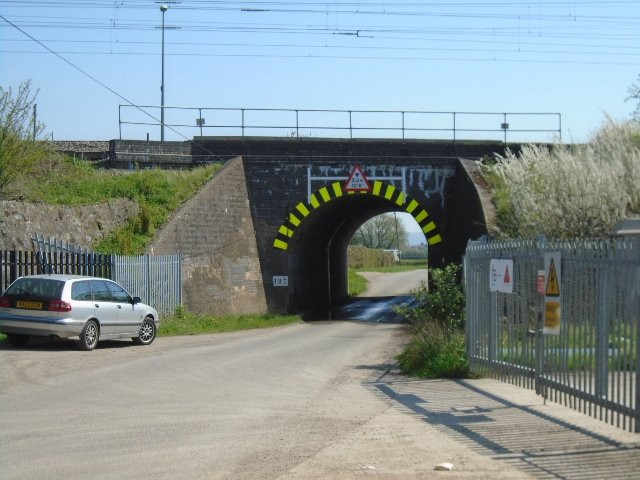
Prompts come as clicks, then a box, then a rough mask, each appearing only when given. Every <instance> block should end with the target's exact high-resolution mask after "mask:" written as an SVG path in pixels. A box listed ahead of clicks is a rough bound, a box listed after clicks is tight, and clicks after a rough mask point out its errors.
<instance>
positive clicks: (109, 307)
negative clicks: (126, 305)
mask: <svg viewBox="0 0 640 480" xmlns="http://www.w3.org/2000/svg"><path fill="white" fill-rule="evenodd" d="M91 290H92V291H93V303H94V306H95V314H96V317H97V318H98V320H99V321H100V337H101V338H104V337H108V336H110V335H114V334H116V333H117V332H118V314H119V311H120V309H121V308H122V307H119V306H118V304H117V303H116V302H115V301H114V298H113V295H112V294H111V290H109V287H108V286H107V282H106V281H104V280H91Z"/></svg>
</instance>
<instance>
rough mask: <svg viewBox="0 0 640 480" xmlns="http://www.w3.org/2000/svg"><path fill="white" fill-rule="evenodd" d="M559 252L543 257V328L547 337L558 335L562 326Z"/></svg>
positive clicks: (546, 254)
mask: <svg viewBox="0 0 640 480" xmlns="http://www.w3.org/2000/svg"><path fill="white" fill-rule="evenodd" d="M561 260H562V259H561V256H560V252H551V253H545V255H544V277H545V290H544V328H543V330H542V331H543V333H545V334H547V335H560V327H561V326H562V307H561V305H562V264H561Z"/></svg>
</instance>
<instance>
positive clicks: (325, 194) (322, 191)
mask: <svg viewBox="0 0 640 480" xmlns="http://www.w3.org/2000/svg"><path fill="white" fill-rule="evenodd" d="M320 195H321V196H322V199H323V200H324V201H325V202H328V201H329V200H331V195H329V190H327V187H322V188H321V189H320Z"/></svg>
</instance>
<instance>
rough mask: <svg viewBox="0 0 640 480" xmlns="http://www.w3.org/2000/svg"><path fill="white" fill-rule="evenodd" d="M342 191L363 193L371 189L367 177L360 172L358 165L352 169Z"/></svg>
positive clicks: (360, 168)
mask: <svg viewBox="0 0 640 480" xmlns="http://www.w3.org/2000/svg"><path fill="white" fill-rule="evenodd" d="M344 189H345V190H346V191H363V190H370V189H371V186H370V185H369V181H368V180H367V177H366V175H365V174H364V172H363V171H362V167H360V165H356V166H354V167H353V170H352V171H351V175H349V179H348V180H347V183H346V184H345V186H344Z"/></svg>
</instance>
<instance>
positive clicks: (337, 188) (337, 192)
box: [331, 182, 342, 198]
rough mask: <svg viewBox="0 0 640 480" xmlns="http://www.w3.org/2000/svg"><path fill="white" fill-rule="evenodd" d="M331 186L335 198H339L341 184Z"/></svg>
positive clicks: (334, 183) (336, 183) (335, 183)
mask: <svg viewBox="0 0 640 480" xmlns="http://www.w3.org/2000/svg"><path fill="white" fill-rule="evenodd" d="M331 186H332V187H333V193H334V195H335V196H336V198H338V197H341V196H342V184H341V183H340V182H333V183H332V184H331Z"/></svg>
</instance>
